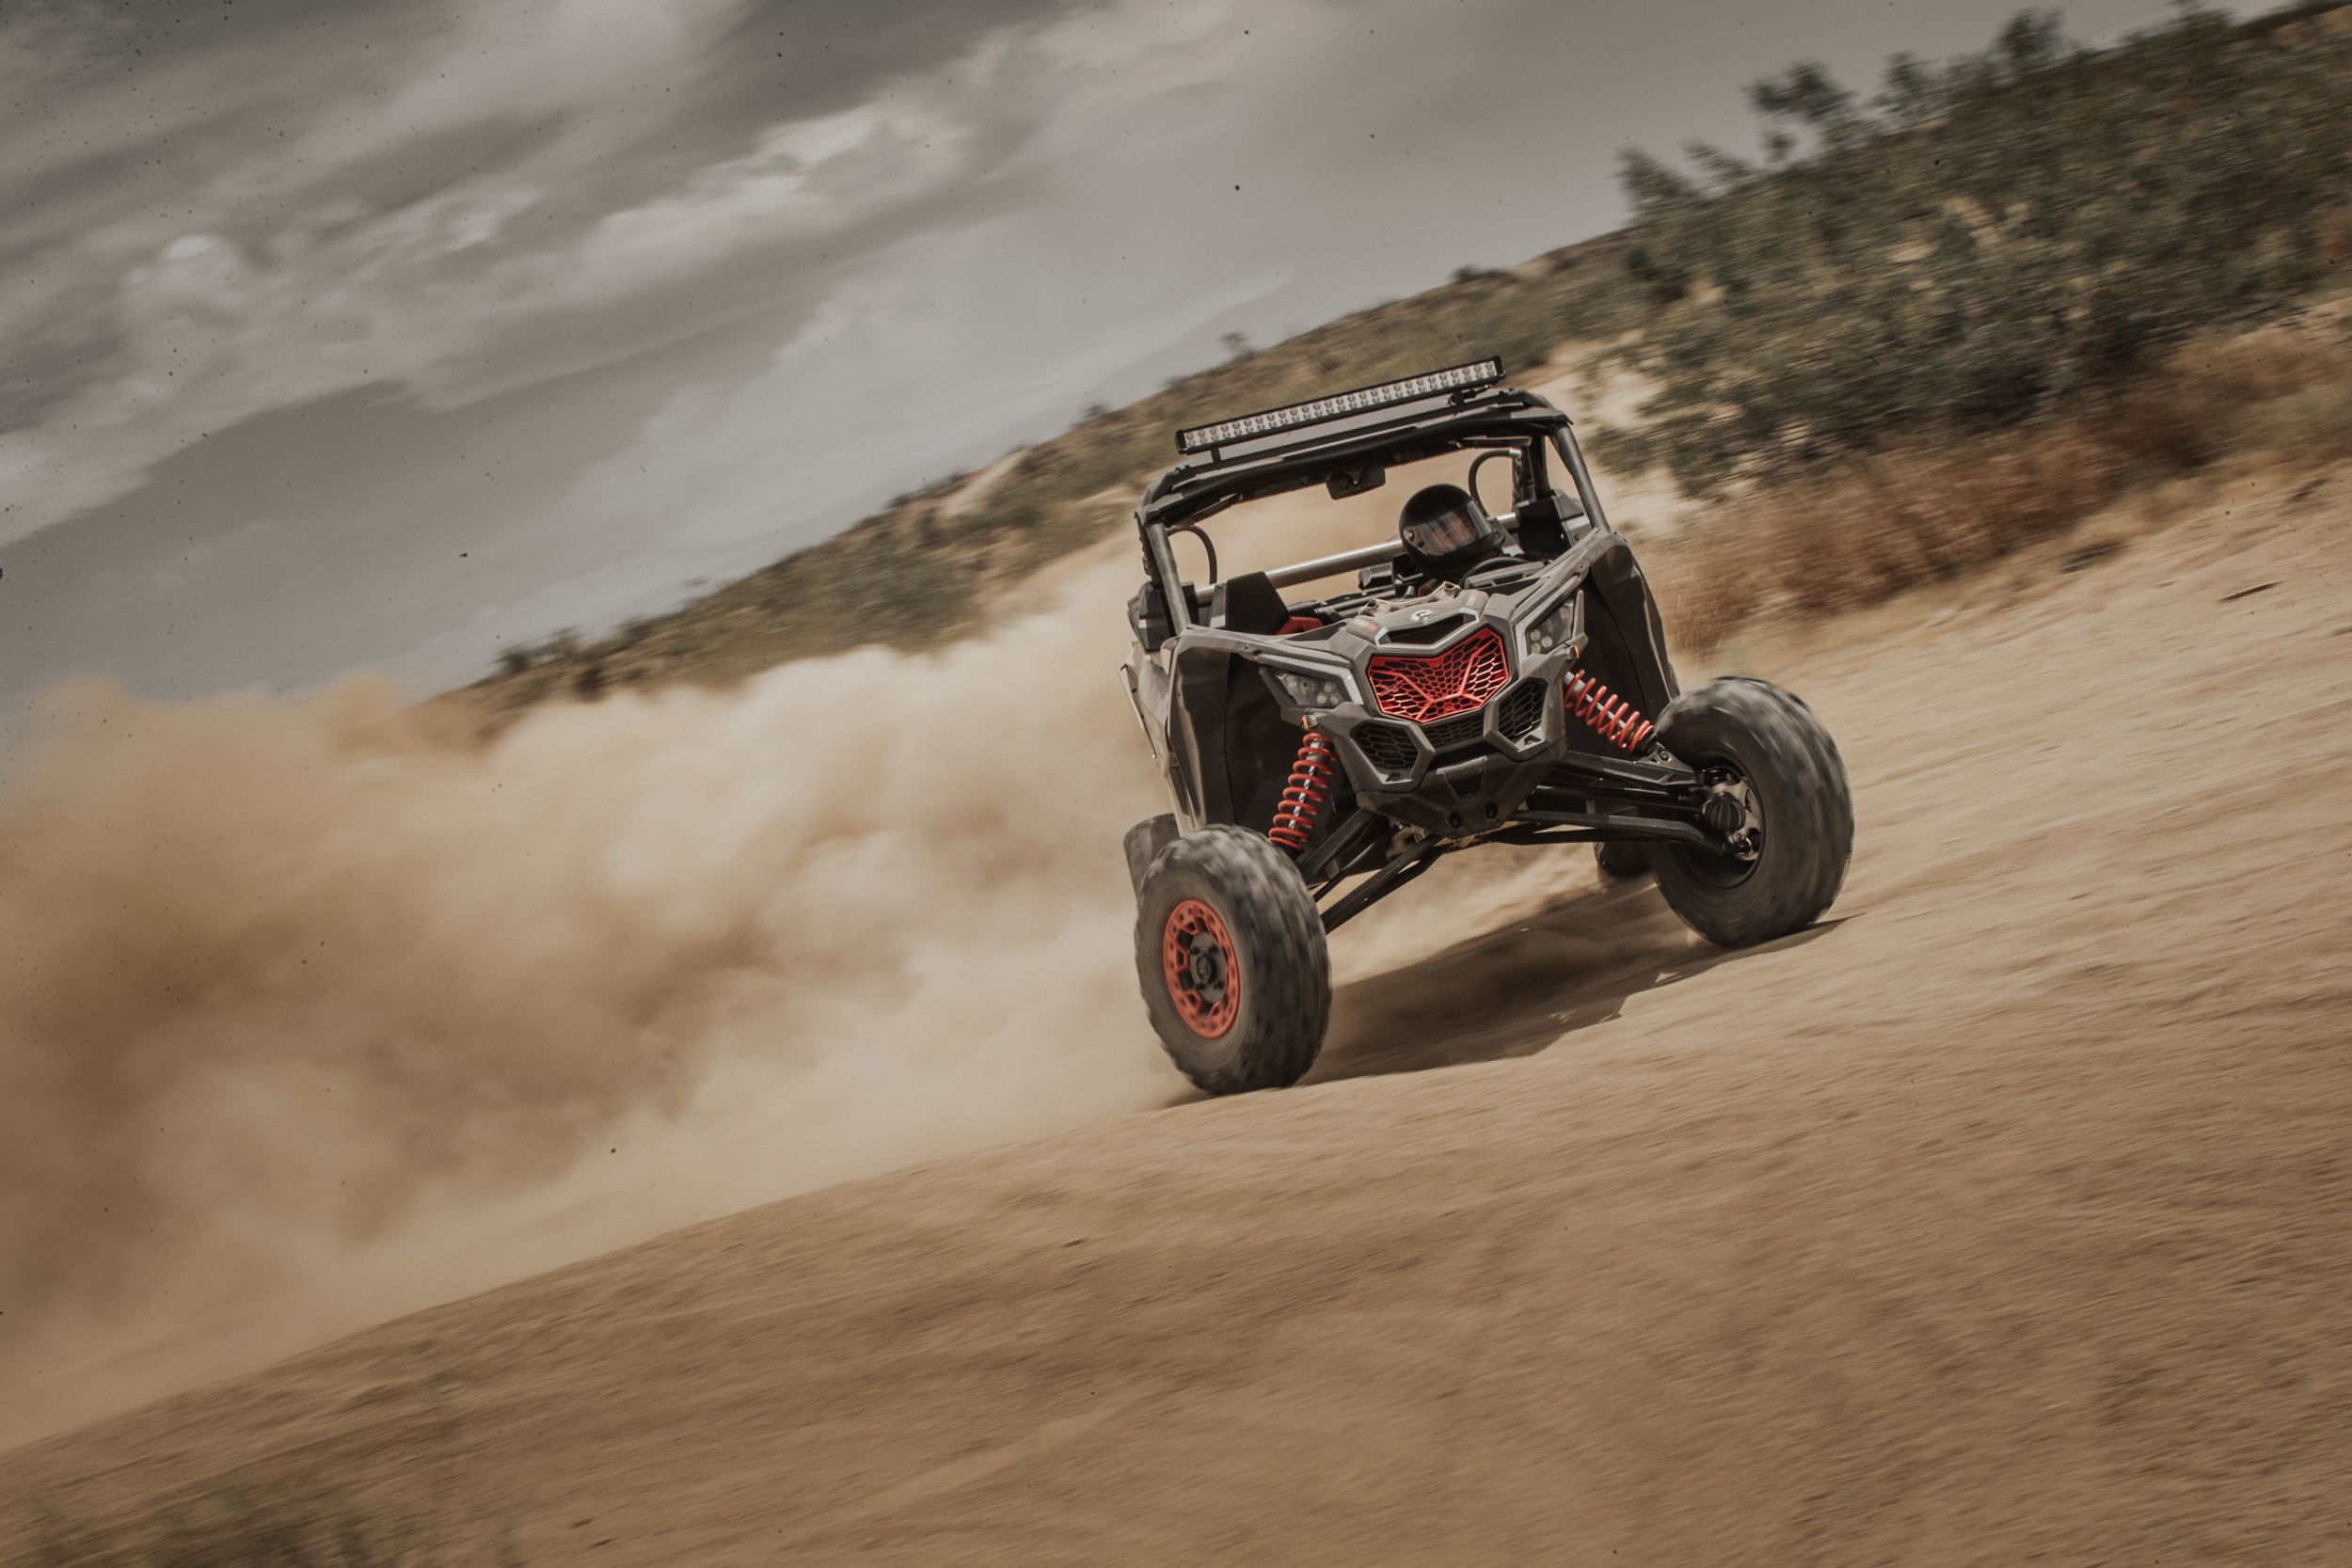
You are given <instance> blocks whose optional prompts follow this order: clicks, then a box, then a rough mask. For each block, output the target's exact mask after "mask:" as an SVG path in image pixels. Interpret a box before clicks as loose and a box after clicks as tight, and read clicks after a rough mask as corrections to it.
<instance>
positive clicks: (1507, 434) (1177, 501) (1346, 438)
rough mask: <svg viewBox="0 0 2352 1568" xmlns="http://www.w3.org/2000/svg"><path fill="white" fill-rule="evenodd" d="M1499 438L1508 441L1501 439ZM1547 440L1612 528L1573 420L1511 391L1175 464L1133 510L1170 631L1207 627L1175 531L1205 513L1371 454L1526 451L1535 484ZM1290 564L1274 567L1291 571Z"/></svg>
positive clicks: (1289, 488) (1596, 514)
mask: <svg viewBox="0 0 2352 1568" xmlns="http://www.w3.org/2000/svg"><path fill="white" fill-rule="evenodd" d="M1497 437H1502V440H1501V441H1497V440H1496V438H1497ZM1547 439H1548V440H1549V443H1550V445H1551V447H1552V448H1553V450H1555V451H1557V452H1558V453H1559V454H1560V458H1561V461H1562V463H1563V464H1564V465H1565V467H1566V468H1567V471H1568V478H1569V481H1570V483H1573V484H1574V485H1575V487H1576V495H1577V499H1578V500H1579V501H1580V502H1581V503H1582V505H1583V508H1584V515H1585V516H1586V517H1587V518H1588V519H1590V520H1591V521H1592V523H1594V524H1595V525H1596V526H1597V527H1599V528H1601V529H1603V530H1606V529H1608V527H1609V517H1608V514H1607V512H1606V511H1605V510H1604V509H1603V508H1602V505H1601V500H1600V492H1599V488H1598V486H1597V485H1596V484H1595V483H1593V476H1592V471H1591V469H1590V468H1589V467H1587V466H1586V464H1585V461H1584V452H1583V449H1582V447H1581V445H1580V444H1579V443H1578V441H1577V439H1576V432H1575V429H1574V427H1573V425H1572V424H1571V422H1570V420H1569V419H1568V417H1567V416H1566V415H1565V414H1564V413H1562V412H1561V411H1560V410H1559V409H1558V408H1557V407H1555V406H1554V405H1553V404H1551V403H1550V402H1549V400H1548V399H1545V398H1543V397H1541V396H1539V395H1537V394H1536V393H1534V392H1526V391H1520V390H1518V389H1517V388H1495V389H1493V390H1491V391H1487V392H1483V393H1481V394H1479V395H1477V396H1476V397H1473V398H1470V399H1467V400H1464V401H1463V402H1462V403H1460V404H1455V405H1454V406H1452V407H1449V408H1446V409H1443V410H1439V411H1434V412H1431V411H1424V412H1422V413H1420V414H1417V415H1413V416H1409V417H1407V418H1405V419H1392V420H1382V421H1380V422H1377V423H1375V424H1373V425H1370V426H1367V427H1363V428H1359V429H1355V430H1349V431H1343V432H1340V433H1336V434H1331V433H1324V434H1320V435H1317V436H1311V437H1310V438H1308V439H1306V440H1302V441H1293V442H1291V443H1288V444H1286V445H1280V446H1276V447H1272V448H1270V449H1269V450H1267V451H1261V452H1257V453H1251V454H1248V455H1244V456H1240V457H1234V458H1226V457H1224V456H1223V455H1222V453H1221V452H1220V453H1216V454H1213V455H1212V456H1211V457H1209V458H1207V459H1200V460H1195V461H1193V462H1190V463H1182V464H1179V465H1177V466H1176V467H1172V468H1169V469H1168V470H1167V471H1166V472H1164V473H1162V474H1161V475H1160V476H1159V477H1158V478H1157V479H1155V480H1153V481H1152V485H1151V487H1150V489H1148V490H1147V491H1146V492H1145V493H1144V498H1143V501H1142V503H1141V504H1140V505H1138V506H1137V507H1136V531H1137V532H1138V533H1139V534H1140V536H1141V543H1142V546H1143V557H1144V564H1145V567H1146V570H1147V571H1148V572H1149V574H1150V575H1151V577H1152V579H1153V580H1154V581H1156V582H1157V583H1158V585H1159V589H1160V597H1161V602H1162V603H1163V604H1164V605H1165V606H1166V608H1167V612H1168V629H1169V635H1170V636H1171V637H1172V636H1175V635H1177V634H1179V633H1182V632H1183V631H1184V629H1185V628H1186V627H1187V626H1196V625H1199V624H1200V623H1198V622H1197V621H1196V620H1195V619H1194V618H1193V615H1192V612H1191V607H1190V606H1189V605H1188V604H1187V603H1186V602H1185V599H1184V578H1183V575H1182V572H1181V571H1180V569H1179V568H1178V566H1177V564H1176V555H1175V550H1174V548H1173V546H1172V545H1171V543H1170V540H1169V535H1170V533H1171V532H1173V531H1179V530H1197V529H1198V525H1200V523H1202V522H1205V521H1206V520H1207V519H1208V518H1210V517H1212V516H1214V515H1216V514H1217V513H1219V512H1222V511H1224V510H1225V509H1226V508H1228V507H1230V506H1233V505H1236V504H1238V503H1240V502H1243V501H1248V500H1262V499H1266V498H1268V497H1271V496H1279V495H1286V494H1289V493H1291V492H1293V491H1297V490H1305V489H1308V488H1311V486H1313V485H1315V484H1318V483H1324V482H1325V481H1327V479H1328V478H1329V476H1330V475H1331V474H1332V473H1333V472H1334V471H1335V470H1338V469H1343V468H1346V467H1350V466H1351V465H1359V464H1360V463H1361V462H1363V461H1365V460H1367V459H1372V458H1378V459H1380V460H1381V461H1382V462H1383V464H1384V465H1389V464H1404V463H1412V462H1420V461H1422V460H1423V459H1426V458H1430V457H1441V456H1443V455H1445V454H1446V453H1448V452H1452V451H1466V450H1469V449H1470V448H1473V447H1478V446H1484V445H1487V444H1489V443H1493V444H1496V445H1502V446H1508V447H1513V448H1523V449H1524V450H1525V451H1526V452H1527V456H1528V459H1529V461H1528V465H1527V474H1526V478H1527V481H1528V483H1530V485H1531V486H1532V485H1533V483H1534V482H1535V480H1536V478H1537V476H1538V475H1540V474H1541V472H1542V468H1543V452H1542V445H1543V443H1544V442H1545V441H1546V440H1547ZM1515 488H1516V486H1515ZM1300 564H1305V563H1304V562H1302V563H1300ZM1286 570H1287V569H1284V568H1277V572H1278V573H1284V574H1285V575H1286ZM1296 580H1305V579H1304V578H1300V579H1296Z"/></svg>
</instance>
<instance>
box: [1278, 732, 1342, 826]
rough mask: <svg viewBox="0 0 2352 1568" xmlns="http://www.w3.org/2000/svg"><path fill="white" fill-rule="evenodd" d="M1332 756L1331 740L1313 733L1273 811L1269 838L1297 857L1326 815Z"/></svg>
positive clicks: (1302, 743)
mask: <svg viewBox="0 0 2352 1568" xmlns="http://www.w3.org/2000/svg"><path fill="white" fill-rule="evenodd" d="M1333 754H1334V753H1333V751H1332V747H1331V737H1330V736H1327V735H1318V734H1316V733H1315V732H1314V731H1313V730H1309V731H1308V732H1307V734H1306V736H1305V737H1304V738H1303V739H1301V740H1300V741H1299V743H1298V760H1297V761H1296V762H1295V763H1293V764H1292V765H1291V776H1290V787H1289V788H1287V789H1285V790H1283V791H1282V803H1281V804H1280V805H1279V806H1277V807H1276V808H1275V809H1274V826H1272V827H1271V828H1268V829H1267V830H1266V831H1265V836H1266V837H1268V838H1270V839H1272V840H1273V841H1274V842H1275V843H1277V844H1279V845H1280V846H1281V847H1283V848H1285V849H1288V850H1289V851H1290V852H1291V853H1292V854H1294V855H1295V854H1296V853H1298V852H1299V851H1300V850H1301V849H1304V848H1305V847H1307V840H1308V839H1310V838H1311V837H1312V836H1314V831H1315V823H1316V821H1317V819H1319V818H1320V817H1321V816H1323V802H1324V800H1325V799H1326V797H1327V796H1328V795H1329V794H1330V792H1331V779H1332V775H1333V772H1334V769H1333V768H1332V766H1331V764H1332V758H1333Z"/></svg>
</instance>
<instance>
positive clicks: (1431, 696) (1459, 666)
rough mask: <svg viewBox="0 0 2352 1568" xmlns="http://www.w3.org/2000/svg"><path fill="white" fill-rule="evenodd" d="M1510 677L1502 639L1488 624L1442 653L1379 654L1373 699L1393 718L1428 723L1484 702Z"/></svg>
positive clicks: (1374, 674)
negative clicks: (1484, 628)
mask: <svg viewBox="0 0 2352 1568" xmlns="http://www.w3.org/2000/svg"><path fill="white" fill-rule="evenodd" d="M1510 678H1511V667H1510V664H1509V663H1508V661H1506V660H1505V659H1504V658H1503V657H1502V638H1500V637H1498V636H1496V635H1495V630H1494V628H1493V627H1492V626H1488V627H1487V628H1486V630H1484V631H1482V632H1479V633H1478V634H1477V635H1476V636H1474V637H1471V638H1470V639H1468V640H1467V641H1463V642H1460V643H1457V644H1456V645H1455V646H1454V647H1453V648H1450V649H1448V650H1447V651H1446V652H1444V653H1441V654H1437V655H1423V656H1422V657H1406V656H1400V655H1396V654H1376V655H1375V656H1374V657H1373V660H1372V700H1373V702H1374V704H1375V705H1376V706H1377V707H1378V708H1379V709H1380V711H1381V712H1383V713H1385V714H1387V715H1389V717H1391V719H1410V720H1412V721H1414V722H1415V723H1421V724H1426V723H1427V722H1429V721H1431V720H1432V719H1444V718H1447V717H1449V716H1451V715H1453V714H1456V713H1460V712H1462V711H1463V710H1464V709H1466V708H1475V707H1484V706H1485V705H1486V699H1488V698H1489V697H1492V696H1493V695H1494V694H1495V693H1496V692H1498V691H1500V690H1502V688H1503V684H1504V683H1505V682H1507V681H1508V680H1509V679H1510Z"/></svg>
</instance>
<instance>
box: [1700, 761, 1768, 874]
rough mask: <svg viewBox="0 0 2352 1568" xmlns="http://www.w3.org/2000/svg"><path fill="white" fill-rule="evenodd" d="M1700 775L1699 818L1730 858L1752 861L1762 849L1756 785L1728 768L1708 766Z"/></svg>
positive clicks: (1760, 814)
mask: <svg viewBox="0 0 2352 1568" xmlns="http://www.w3.org/2000/svg"><path fill="white" fill-rule="evenodd" d="M1702 776H1703V777H1704V778H1705V780H1706V782H1707V799H1706V800H1703V801H1701V802H1700V804H1699V820H1700V821H1701V822H1704V823H1705V824H1706V825H1707V828H1708V832H1712V833H1714V834H1715V835H1716V836H1717V837H1719V838H1721V839H1722V840H1723V841H1724V850H1725V851H1726V852H1727V853H1729V854H1730V855H1731V856H1732V857H1733V858H1734V859H1737V860H1742V861H1753V860H1755V859H1756V856H1758V855H1760V854H1761V853H1763V850H1764V811H1763V808H1762V806H1760V805H1759V804H1758V803H1757V801H1756V786H1755V785H1754V784H1750V783H1749V782H1748V780H1747V777H1746V775H1744V774H1742V773H1740V772H1739V771H1738V770H1737V769H1735V768H1722V767H1718V768H1708V769H1707V770H1706V772H1705V773H1704V774H1703V775H1702Z"/></svg>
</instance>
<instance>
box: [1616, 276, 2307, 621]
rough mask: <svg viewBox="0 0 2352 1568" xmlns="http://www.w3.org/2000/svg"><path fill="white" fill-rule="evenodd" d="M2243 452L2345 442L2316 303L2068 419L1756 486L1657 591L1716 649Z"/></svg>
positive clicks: (1672, 559) (2189, 352)
mask: <svg viewBox="0 0 2352 1568" xmlns="http://www.w3.org/2000/svg"><path fill="white" fill-rule="evenodd" d="M2233 451H2236V452H2258V453H2265V454H2268V455H2269V456H2271V457H2272V458H2273V459H2275V460H2277V461H2280V462H2283V463H2288V464H2312V463H2324V462H2330V461H2333V460H2335V459H2337V458H2340V457H2345V456H2352V341H2347V340H2346V339H2345V338H2344V337H2343V336H2342V335H2341V334H2340V333H2337V332H2335V331H2333V330H2332V329H2329V328H2327V327H2325V326H2324V325H2316V324H2315V323H2314V322H2313V320H2312V318H2308V317H2306V318H2301V319H2298V320H2295V321H2287V322H2280V323H2275V324H2273V325H2268V326H2265V327H2261V328H2259V329H2257V330H2255V331H2252V332H2248V333H2242V334H2239V335H2237V336H2235V337H2231V338H2216V339H2212V340H2203V341H2195V342H2191V343H2189V344H2186V345H2185V346H2183V347H2182V348H2180V349H2179V350H2177V351H2175V352H2174V353H2173V354H2172V355H2171V356H2169V357H2168V358H2167V359H2166V360H2165V362H2164V363H2163V365H2162V366H2160V367H2159V368H2158V370H2157V371H2156V372H2154V373H2153V374H2151V375H2149V376H2147V377H2144V378H2143V379H2141V380H2140V381H2138V382H2136V383H2134V384H2132V385H2131V386H2129V387H2126V388H2122V390H2120V391H2118V392H2116V393H2114V394H2112V395H2110V396H2108V397H2106V399H2104V400H2103V401H2102V402H2101V403H2100V404H2098V405H2097V406H2096V407H2095V408H2093V409H2091V410H2090V411H2089V412H2088V413H2087V414H2085V415H2084V416H2082V417H2081V418H2079V419H2077V420H2074V421H2073V422H2070V423H2068V424H2064V425H2059V426H2056V427H2040V428H2033V427H2028V428H2023V429H2017V430H2011V431H2007V432H2003V433H2000V434H1996V435H1988V436H1977V437H1974V438H1970V439H1964V440H1956V441H1951V442H1947V443H1944V444H1941V445H1935V446H1926V445H1921V446H1915V447H1911V448H1908V449H1902V450H1897V451H1886V452H1882V453H1879V454H1877V455H1874V456H1871V457H1867V458H1862V459H1857V460H1854V461H1852V462H1850V463H1847V464H1844V465H1842V466H1840V467H1837V468H1836V469H1835V470H1834V471H1832V472H1829V473H1826V474H1822V475H1820V476H1818V477H1814V478H1811V479H1807V480H1804V481H1800V482H1798V483H1790V484H1785V485H1778V486H1774V487H1772V488H1770V489H1766V490H1760V491H1756V492H1754V493H1752V494H1750V495H1748V496H1746V497H1744V498H1742V499H1738V500H1735V501H1732V502H1729V503H1727V504H1725V505H1724V506H1723V507H1720V508H1718V509H1717V510H1716V512H1715V513H1714V515H1713V516H1712V519H1711V520H1710V522H1709V523H1708V524H1707V525H1705V526H1703V527H1702V528H1700V529H1697V530H1694V531H1693V536H1692V540H1691V542H1690V543H1689V544H1687V545H1683V546H1681V547H1679V548H1670V549H1667V550H1663V551H1661V552H1660V560H1659V569H1658V577H1659V578H1660V585H1659V592H1660V597H1661V599H1662V600H1663V601H1664V609H1665V611H1666V613H1667V616H1668V624H1669V625H1670V626H1673V627H1674V629H1675V632H1676V635H1677V639H1678V640H1679V641H1683V642H1684V643H1685V644H1686V645H1688V646H1690V647H1692V648H1694V649H1704V648H1708V647H1712V646H1713V645H1715V644H1716V643H1718V642H1720V641H1723V639H1724V637H1725V636H1727V635H1728V634H1729V633H1730V632H1731V631H1732V630H1733V629H1734V628H1736V627H1737V626H1740V624H1741V623H1743V622H1745V621H1747V620H1750V619H1751V618H1753V617H1756V616H1757V615H1793V616H1799V617H1815V616H1822V615H1832V614H1836V613H1837V612H1838V611H1840V610H1853V609H1858V608H1861V607H1863V606H1866V605H1871V604H1877V603H1880V602H1883V600H1886V599H1889V598H1892V597H1893V596H1894V595H1896V594H1900V593H1903V592H1905V591H1906V590H1908V589H1912V588H1916V587H1919V586H1922V585H1924V584H1926V583H1930V582H1937V581H1944V580H1948V579H1950V578H1957V577H1960V576H1962V575H1963V574H1965V573H1967V572H1971V571H1974V570H1977V569H1979V568H1980V567H1982V566H1984V565H1986V564H1988V563H1989V562H1993V561H1995V560H1997V559H1999V558H2000V557H2002V556H2004V555H2007V554H2009V553H2010V551H2012V550H2014V549H2016V548H2018V547H2019V546H2022V545H2025V544H2026V543H2028V542H2030V541H2032V540H2035V539H2039V538H2043V537H2047V536H2049V535H2051V534H2055V533H2058V532H2062V531H2065V530H2066V529H2068V528H2070V527H2072V526H2073V525H2074V524H2075V523H2077V522H2079V521H2081V520H2082V519H2083V518H2085V517H2088V516H2090V515H2091V514H2092V513H2094V512H2097V511H2098V510H2100V509H2101V508H2102V507H2104V506H2106V504H2107V503H2108V502H2110V501H2112V500H2114V499H2116V498H2117V496H2119V495H2120V494H2121V493H2122V491H2123V490H2124V489H2125V488H2126V487H2127V486H2129V485H2131V484H2134V483H2149V482H2156V481H2161V480H2164V479H2166V478H2169V477H2170V476H2172V475H2175V474H2178V473H2181V472H2182V471H2184V470H2185V469H2190V468H2195V467H2201V466H2202V465H2203V464H2206V463H2209V462H2211V461H2213V460H2214V459H2215V458H2217V457H2219V456H2221V455H2222V454H2223V453H2225V452H2233Z"/></svg>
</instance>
